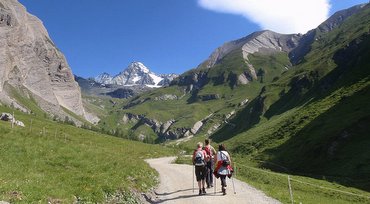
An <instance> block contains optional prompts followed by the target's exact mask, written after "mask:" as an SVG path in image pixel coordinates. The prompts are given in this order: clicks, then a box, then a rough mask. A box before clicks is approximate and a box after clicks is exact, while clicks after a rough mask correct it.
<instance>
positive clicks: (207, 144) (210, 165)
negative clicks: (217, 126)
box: [204, 139, 216, 188]
mask: <svg viewBox="0 0 370 204" xmlns="http://www.w3.org/2000/svg"><path fill="white" fill-rule="evenodd" d="M210 142H211V141H210V139H205V140H204V144H205V146H204V150H205V151H206V154H207V158H208V159H207V165H206V168H207V169H206V171H207V173H206V183H207V188H211V187H213V161H214V155H216V150H215V148H213V147H212V145H211V143H210Z"/></svg>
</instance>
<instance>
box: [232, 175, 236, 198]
mask: <svg viewBox="0 0 370 204" xmlns="http://www.w3.org/2000/svg"><path fill="white" fill-rule="evenodd" d="M231 182H232V183H233V190H234V194H236V191H235V185H234V177H233V176H231Z"/></svg>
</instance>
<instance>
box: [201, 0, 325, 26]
mask: <svg viewBox="0 0 370 204" xmlns="http://www.w3.org/2000/svg"><path fill="white" fill-rule="evenodd" d="M198 4H199V5H200V6H201V7H203V8H205V9H209V10H213V11H217V12H223V13H231V14H237V15H242V16H244V17H245V18H247V19H249V20H251V21H253V22H255V23H257V24H258V25H259V26H260V27H261V28H262V29H268V30H272V31H275V32H279V33H306V32H307V31H308V30H311V29H313V28H316V27H317V26H318V25H319V24H320V23H322V22H324V21H325V20H326V19H327V18H328V15H329V10H330V3H329V0H198Z"/></svg>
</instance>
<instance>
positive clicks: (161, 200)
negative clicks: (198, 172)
mask: <svg viewBox="0 0 370 204" xmlns="http://www.w3.org/2000/svg"><path fill="white" fill-rule="evenodd" d="M191 190H193V189H192V188H189V189H183V190H177V191H173V192H169V193H155V194H156V195H157V196H167V195H171V194H174V193H178V192H183V191H191ZM197 190H198V189H197ZM198 196H199V195H198V194H196V193H192V194H189V195H181V196H177V197H174V198H168V199H158V200H152V199H151V198H149V197H147V196H146V195H144V197H145V199H146V201H147V202H149V203H151V204H157V203H163V202H166V201H171V200H178V199H185V198H191V197H198ZM202 196H222V194H220V193H218V194H215V193H214V192H211V193H207V194H205V195H202Z"/></svg>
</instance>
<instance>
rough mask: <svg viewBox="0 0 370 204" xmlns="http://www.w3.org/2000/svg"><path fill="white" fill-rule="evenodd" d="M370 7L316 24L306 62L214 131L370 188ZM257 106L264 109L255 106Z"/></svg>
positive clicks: (278, 160) (271, 157)
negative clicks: (334, 22)
mask: <svg viewBox="0 0 370 204" xmlns="http://www.w3.org/2000/svg"><path fill="white" fill-rule="evenodd" d="M369 16H370V8H369V6H367V7H365V9H364V10H363V11H362V12H361V13H358V14H356V15H354V16H352V17H350V18H349V19H348V20H346V21H345V22H344V23H343V24H342V25H341V26H339V27H338V28H336V29H334V30H333V31H331V32H329V33H320V32H319V31H318V32H317V36H316V39H317V40H316V41H315V42H314V44H313V45H312V47H311V51H310V52H309V53H308V54H307V55H306V56H305V59H304V62H302V63H301V64H299V65H297V66H294V67H292V68H291V69H290V70H289V71H287V72H285V73H284V74H282V76H281V77H280V78H279V79H278V80H276V81H274V82H273V83H271V84H269V85H266V86H265V87H264V88H263V89H262V91H261V93H260V94H259V96H258V97H257V98H256V99H255V100H254V101H252V102H251V103H250V104H249V106H247V107H245V109H244V110H243V111H241V112H239V113H238V114H237V115H236V117H235V118H234V119H233V120H231V122H232V123H234V124H236V126H235V127H230V126H225V127H223V128H222V129H221V130H220V131H218V132H217V133H216V134H214V135H213V136H212V137H213V138H214V139H215V140H216V141H217V142H226V144H227V145H228V146H229V147H231V149H232V151H233V152H234V153H238V154H243V155H248V158H250V159H252V160H257V161H259V160H262V161H268V162H272V163H274V164H278V165H279V166H283V167H285V169H281V168H278V167H276V166H273V165H268V164H266V163H265V164H263V165H262V164H260V166H263V167H267V168H271V169H274V170H278V171H286V170H287V169H288V170H289V171H290V172H291V173H295V174H301V175H318V177H323V176H324V177H325V178H326V179H328V180H331V181H335V182H339V183H341V184H343V185H347V186H353V187H357V188H361V189H364V190H367V191H370V186H369V183H370V181H369V180H368V178H370V174H369V172H370V166H369V164H370V156H369V155H370V152H369V150H368V149H369V148H367V146H369V144H370V143H369V142H370V138H369V132H370V130H369V127H370V107H369V103H368V101H369V100H370V95H369V89H370V70H369V65H370V60H369V58H368V56H370V34H369V29H370V17H369ZM256 110H257V111H256Z"/></svg>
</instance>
